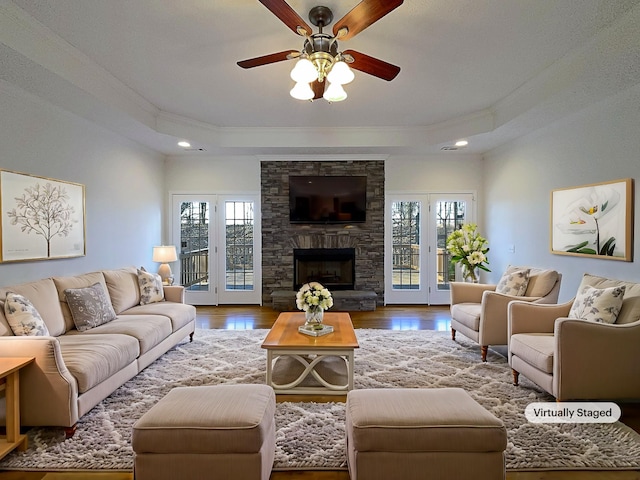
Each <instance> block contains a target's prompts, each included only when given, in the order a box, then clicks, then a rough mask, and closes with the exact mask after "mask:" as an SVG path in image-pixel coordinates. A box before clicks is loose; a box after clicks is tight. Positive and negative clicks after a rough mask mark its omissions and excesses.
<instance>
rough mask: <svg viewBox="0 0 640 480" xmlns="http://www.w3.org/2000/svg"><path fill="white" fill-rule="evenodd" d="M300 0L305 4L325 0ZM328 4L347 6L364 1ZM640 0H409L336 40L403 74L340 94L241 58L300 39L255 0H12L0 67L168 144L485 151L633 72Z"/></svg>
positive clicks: (7, 76)
mask: <svg viewBox="0 0 640 480" xmlns="http://www.w3.org/2000/svg"><path fill="white" fill-rule="evenodd" d="M289 4H290V5H291V6H292V7H293V8H294V9H295V10H296V11H297V12H298V13H299V14H300V16H302V17H303V18H304V19H306V18H307V14H308V11H309V9H310V8H311V7H313V6H315V5H317V2H315V1H308V0H291V1H290V2H289ZM322 4H323V5H326V6H328V7H329V8H331V9H332V10H333V13H334V18H335V19H339V18H341V17H342V16H343V15H344V14H346V13H347V12H348V11H349V10H350V9H351V8H353V6H355V5H356V4H357V0H349V1H346V0H343V1H338V0H327V1H324V2H322ZM639 4H640V0H518V1H514V0H430V1H427V0H405V2H404V4H403V5H401V6H400V7H399V8H398V9H396V10H394V11H393V12H391V13H390V14H389V15H387V16H385V17H384V18H382V19H381V20H379V21H378V22H377V23H375V24H373V25H372V26H370V27H369V28H368V29H366V30H364V31H363V32H361V33H360V34H359V35H357V36H356V37H354V38H353V39H351V40H348V41H345V42H340V49H341V50H343V49H353V50H357V51H360V52H363V53H366V54H368V55H371V56H374V57H377V58H380V59H382V60H385V61H387V62H390V63H393V64H395V65H398V66H400V67H401V68H402V70H401V72H400V74H399V75H398V77H397V78H396V79H395V80H393V81H391V82H386V81H384V80H380V79H378V78H375V77H372V76H369V75H367V74H365V73H361V72H356V79H355V80H354V81H353V83H352V84H350V85H347V86H346V87H345V88H346V90H347V92H348V94H349V97H348V99H347V100H345V101H344V102H340V103H334V104H329V103H327V102H325V101H324V100H319V101H315V102H313V103H310V102H300V101H297V100H294V99H292V98H291V97H290V96H289V89H290V88H291V87H292V86H293V82H292V81H291V80H290V78H289V71H290V70H291V68H292V66H293V62H286V61H285V62H280V63H278V64H272V65H266V66H261V67H257V68H254V69H250V70H244V69H241V68H239V67H238V66H237V65H236V61H238V60H243V59H247V58H251V57H255V56H260V55H265V54H269V53H274V52H279V51H283V50H287V49H293V50H298V49H300V48H301V47H302V43H303V39H302V38H301V37H299V36H297V35H295V34H294V33H292V32H291V31H290V30H289V29H288V28H287V27H286V26H285V25H284V24H283V23H281V22H280V21H279V20H278V19H277V18H276V17H275V16H273V15H272V14H271V13H270V12H269V11H268V10H267V9H266V8H265V7H264V6H263V5H261V4H260V3H259V2H258V1H257V0H208V1H204V0H181V1H180V2H177V1H175V0H133V1H132V0H109V1H105V0H55V1H51V0H14V1H13V2H10V1H5V2H3V3H1V4H0V21H1V22H2V23H0V27H1V28H0V32H2V33H0V61H1V62H2V65H3V68H2V71H1V72H0V78H1V79H3V80H5V81H7V82H8V83H13V84H16V85H18V86H19V87H20V88H23V89H25V90H27V91H31V92H32V93H35V94H36V95H39V96H42V97H44V98H46V99H47V100H49V101H52V102H53V103H57V104H59V105H60V106H62V107H63V108H67V109H69V110H71V111H74V112H75V113H79V114H81V115H83V116H85V117H87V118H90V119H91V120H93V121H96V122H98V123H102V124H103V125H105V126H107V127H109V128H113V129H115V130H119V131H120V133H124V134H126V135H128V136H129V137H131V138H134V139H136V140H138V141H140V142H142V143H144V144H147V145H149V146H151V147H152V148H155V149H157V150H159V151H163V152H165V153H176V152H178V150H177V149H175V140H176V139H178V138H187V139H189V140H191V141H192V143H194V145H196V146H201V147H202V148H204V149H206V150H207V151H208V152H213V153H242V154H246V153H254V154H255V153H261V154H279V153H304V152H326V153H345V154H346V153H363V154H367V153H383V154H384V153H395V152H411V153H420V152H432V151H438V150H439V149H440V148H441V147H442V146H443V145H447V144H450V143H451V142H452V141H454V140H456V139H458V138H462V137H466V138H470V139H471V140H472V144H471V146H470V147H469V150H468V151H470V152H482V151H485V150H487V149H490V148H494V147H496V146H498V145H500V144H501V143H503V142H505V141H508V140H509V139H511V138H513V137H514V136H517V135H519V134H521V133H523V131H526V130H527V129H531V128H535V127H537V126H541V125H544V124H545V123H549V122H551V121H554V120H556V119H557V118H560V117H562V116H563V115H566V114H568V113H571V112H572V111H575V110H576V109H579V108H581V107H583V106H585V105H587V104H589V103H591V102H593V101H597V100H599V99H600V98H602V97H604V96H607V95H611V94H613V93H615V92H616V91H617V90H619V89H621V88H627V87H630V86H632V85H634V84H636V83H638V82H639V81H640V78H639V77H640V74H639V72H638V58H639V57H638V51H637V49H638V46H637V45H638V44H640V34H638V31H639V30H640V28H638V25H639V23H638V22H639V19H640V13H639V10H640V7H639V6H638V5H639ZM8 27H10V28H8ZM634 27H635V28H634ZM612 55H613V56H614V57H615V58H614V59H612V58H611V57H612ZM634 59H635V63H634ZM627 63H629V64H628V65H627ZM5 67H8V68H5ZM603 68H606V69H607V70H606V71H603V70H601V69H603Z"/></svg>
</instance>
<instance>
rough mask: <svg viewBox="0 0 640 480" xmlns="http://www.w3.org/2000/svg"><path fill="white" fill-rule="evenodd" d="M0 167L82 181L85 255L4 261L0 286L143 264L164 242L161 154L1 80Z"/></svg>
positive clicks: (147, 265) (162, 157)
mask: <svg viewBox="0 0 640 480" xmlns="http://www.w3.org/2000/svg"><path fill="white" fill-rule="evenodd" d="M0 112H1V113H0V145H2V154H1V156H0V168H2V169H6V170H12V171H16V172H22V173H29V174H32V175H38V176H43V177H49V178H53V179H59V180H65V181H71V182H76V183H81V184H84V185H85V191H86V198H85V200H86V251H87V254H86V256H84V257H78V258H73V259H57V260H46V261H36V262H16V263H3V264H0V285H2V286H4V285H13V284H16V283H21V282H26V281H30V280H34V279H38V278H43V277H48V276H53V275H71V274H76V273H83V272H88V271H92V270H97V269H102V268H118V267H122V266H128V265H145V266H146V267H147V268H152V269H154V270H155V268H156V267H157V265H156V264H154V263H153V262H151V251H152V246H153V245H157V244H159V243H160V242H161V241H162V238H161V222H162V214H163V212H162V201H163V199H164V197H165V193H164V191H165V190H164V188H165V187H164V172H163V159H164V156H162V155H160V154H158V153H156V152H152V151H151V150H149V149H147V148H145V147H142V146H140V145H138V144H136V143H134V142H131V141H130V140H127V139H124V138H123V137H120V136H118V135H116V134H114V133H112V132H110V131H107V130H105V129H103V128H101V127H98V126H96V125H95V124H93V123H90V122H87V121H86V120H84V119H81V118H79V117H77V116H75V115H73V114H71V113H68V112H66V111H64V110H61V109H59V108H57V107H55V106H53V105H51V104H49V103H47V102H45V101H43V100H40V99H37V98H35V97H34V96H32V95H30V94H28V93H26V92H24V91H22V90H20V89H18V88H17V87H15V86H11V85H9V84H7V83H1V82H0Z"/></svg>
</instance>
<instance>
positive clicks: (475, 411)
mask: <svg viewBox="0 0 640 480" xmlns="http://www.w3.org/2000/svg"><path fill="white" fill-rule="evenodd" d="M346 427H347V457H348V463H349V473H350V476H351V480H365V479H366V480H378V479H380V480H383V479H384V480H387V479H389V478H402V479H403V480H412V479H416V480H417V479H420V480H422V479H425V478H428V479H447V480H450V479H454V478H473V479H474V480H483V479H487V480H489V479H492V480H498V479H504V478H505V476H506V473H505V463H504V450H505V448H506V446H507V431H506V429H505V427H504V425H503V424H502V421H501V420H499V419H498V418H496V417H495V416H494V415H493V414H491V413H490V412H488V411H487V410H485V409H484V408H483V407H482V406H480V405H479V404H478V403H477V402H476V401H475V400H473V399H472V398H471V397H470V396H469V395H468V394H467V392H465V391H464V390H462V389H461V388H440V389H417V388H411V389H409V388H405V389H369V390H352V391H350V392H349V394H348V395H347V419H346Z"/></svg>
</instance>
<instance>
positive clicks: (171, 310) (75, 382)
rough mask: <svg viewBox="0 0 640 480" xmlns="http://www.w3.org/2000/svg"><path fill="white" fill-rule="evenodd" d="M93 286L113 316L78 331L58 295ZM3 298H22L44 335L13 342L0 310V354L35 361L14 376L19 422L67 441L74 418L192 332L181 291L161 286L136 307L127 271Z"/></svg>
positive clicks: (56, 280)
mask: <svg viewBox="0 0 640 480" xmlns="http://www.w3.org/2000/svg"><path fill="white" fill-rule="evenodd" d="M96 283H99V284H101V285H102V286H104V287H105V291H106V294H107V295H108V297H109V301H110V302H111V305H112V306H113V310H114V312H115V314H116V318H115V319H114V320H112V321H110V322H108V323H104V324H102V325H99V326H96V327H94V328H91V329H89V330H86V331H83V332H80V331H78V330H77V329H76V326H75V324H74V321H73V317H72V314H71V311H70V310H69V306H68V304H67V301H66V296H65V290H66V289H68V288H84V287H90V286H92V285H95V284H96ZM8 292H13V293H17V294H20V295H23V296H24V297H26V298H27V299H28V300H29V301H30V302H31V303H32V304H33V306H34V307H35V308H36V309H37V311H38V313H39V314H40V316H41V317H42V319H43V320H44V323H45V324H46V327H47V329H48V330H49V336H15V335H14V334H13V331H12V330H11V328H10V326H9V323H8V322H7V319H6V317H5V315H4V308H0V352H1V355H2V356H5V357H27V356H28V357H35V359H36V360H35V362H34V363H33V364H31V365H30V366H28V367H26V368H25V369H24V370H23V371H21V373H20V390H21V395H20V401H21V405H20V408H21V418H22V420H21V421H22V424H23V425H25V426H60V427H65V429H67V434H68V435H69V434H72V433H73V431H74V428H75V424H76V423H77V421H78V419H79V418H80V417H82V415H84V414H85V413H87V412H88V411H89V410H91V409H92V408H93V407H94V406H95V405H97V404H98V403H99V402H100V401H101V400H103V399H104V398H106V397H107V396H109V394H111V393H112V392H113V391H114V390H115V389H116V388H118V387H119V386H120V385H122V384H123V383H125V382H126V381H127V380H129V379H131V378H132V377H134V376H135V375H136V374H137V373H138V372H140V371H141V370H142V369H144V368H145V367H146V366H148V365H149V364H150V363H151V362H153V361H154V360H156V359H157V358H159V357H160V356H161V355H162V354H163V353H165V352H166V351H167V350H169V349H171V348H172V347H173V346H175V345H176V344H177V343H178V342H180V341H181V340H183V339H184V338H185V337H187V336H189V335H190V336H191V337H193V332H194V330H195V318H196V310H195V307H193V306H192V305H186V304H184V303H183V299H184V289H183V287H180V286H170V287H168V286H165V287H164V300H163V301H159V302H155V303H149V304H146V305H140V288H139V285H138V275H137V270H136V268H134V267H129V268H123V269H118V270H104V271H99V272H92V273H87V274H83V275H77V276H70V277H53V278H45V279H41V280H37V281H34V282H30V283H25V284H21V285H16V286H11V287H3V288H0V304H2V305H0V306H2V307H4V305H3V303H4V301H5V300H6V297H7V293H8ZM3 417H4V405H0V419H2V418H3Z"/></svg>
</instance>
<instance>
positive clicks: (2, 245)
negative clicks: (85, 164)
mask: <svg viewBox="0 0 640 480" xmlns="http://www.w3.org/2000/svg"><path fill="white" fill-rule="evenodd" d="M85 253H86V249H85V211H84V185H81V184H78V183H71V182H65V181H63V180H53V179H51V178H45V177H38V176H36V175H29V174H25V173H18V172H11V171H8V170H0V261H2V262H15V261H26V260H49V259H54V258H69V257H80V256H83V255H85Z"/></svg>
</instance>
